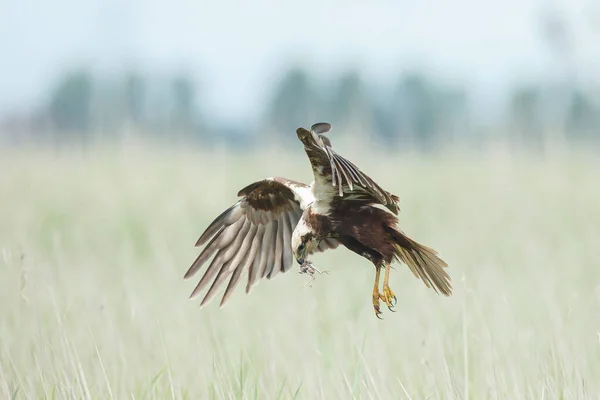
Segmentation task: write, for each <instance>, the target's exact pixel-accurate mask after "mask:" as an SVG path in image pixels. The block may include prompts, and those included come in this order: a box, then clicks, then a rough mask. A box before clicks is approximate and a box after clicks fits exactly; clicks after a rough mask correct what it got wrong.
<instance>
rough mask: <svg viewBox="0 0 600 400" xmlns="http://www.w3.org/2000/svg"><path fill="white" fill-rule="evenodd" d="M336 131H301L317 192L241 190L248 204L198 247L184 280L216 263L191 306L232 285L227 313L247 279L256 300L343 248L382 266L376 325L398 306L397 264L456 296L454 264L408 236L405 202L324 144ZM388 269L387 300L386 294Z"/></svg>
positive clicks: (274, 186)
mask: <svg viewBox="0 0 600 400" xmlns="http://www.w3.org/2000/svg"><path fill="white" fill-rule="evenodd" d="M330 129H331V125H330V124H328V123H317V124H314V125H313V126H312V128H311V130H310V131H308V130H306V129H304V128H298V129H297V130H296V133H297V135H298V139H300V141H301V142H302V143H303V144H304V150H305V151H306V154H307V155H308V159H309V160H310V164H311V166H312V170H313V173H314V181H313V182H312V183H311V184H310V185H308V186H307V185H305V184H303V183H300V182H295V181H292V180H289V179H285V178H279V177H276V178H267V179H263V180H261V181H258V182H254V183H252V184H250V185H248V186H246V187H245V188H243V189H242V190H240V191H239V193H238V196H240V197H241V198H240V199H239V200H238V201H237V202H236V203H235V204H234V205H232V206H231V207H229V208H228V209H227V210H225V211H224V212H223V213H222V214H221V215H219V216H218V217H217V218H216V219H215V220H214V221H213V222H212V223H211V224H210V225H209V226H208V227H207V228H206V230H205V231H204V233H202V235H201V236H200V238H199V239H198V241H197V242H196V247H199V246H204V245H205V247H204V249H203V250H202V252H201V253H200V255H199V256H198V258H196V260H195V261H194V263H193V264H192V266H191V267H190V268H189V270H188V271H187V273H186V274H185V279H188V278H191V277H192V276H193V275H194V274H196V272H198V270H200V268H201V267H202V265H204V264H205V263H206V262H207V261H208V260H210V259H211V257H212V261H211V263H210V264H209V266H208V268H207V269H206V271H205V272H204V275H203V276H202V278H201V279H200V282H199V283H198V285H197V286H196V288H195V289H194V291H193V292H192V294H191V296H190V298H194V297H196V296H197V295H198V294H199V293H200V292H201V291H202V290H203V289H205V288H206V287H207V286H208V285H209V283H211V282H212V284H211V285H210V288H209V289H208V291H207V292H206V294H205V296H204V298H203V299H202V302H201V306H204V305H205V304H207V303H208V302H209V301H210V300H211V299H212V298H213V297H214V296H215V294H216V291H217V290H218V288H219V287H220V285H221V284H223V282H224V281H225V280H226V279H228V278H230V277H231V278H230V279H229V283H228V285H227V288H226V289H225V293H224V295H223V298H222V299H221V306H223V305H224V304H225V303H226V302H227V300H228V299H229V298H230V296H231V294H232V293H233V290H234V289H235V287H236V286H237V284H238V283H239V281H240V278H241V277H242V274H243V273H244V272H245V273H247V284H246V293H249V292H250V290H251V289H252V287H253V286H254V285H255V284H256V283H257V282H258V281H259V280H260V279H262V278H267V279H271V278H273V277H275V276H276V275H277V274H278V273H280V272H287V271H289V270H290V268H291V267H292V265H293V262H294V259H296V261H297V262H298V264H300V266H301V267H300V268H301V271H309V272H313V271H314V269H313V268H312V264H310V261H308V259H307V257H308V256H309V255H311V254H313V253H315V252H322V251H325V250H327V249H335V248H336V247H338V246H339V245H340V244H342V245H344V246H345V247H346V248H348V249H349V250H351V251H353V252H355V253H357V254H359V255H361V256H363V257H364V258H366V259H368V260H369V261H371V262H372V263H373V265H375V285H374V287H373V299H372V300H373V308H374V309H375V315H376V316H377V317H380V315H381V309H380V300H383V301H384V302H385V304H386V305H387V306H388V308H389V309H390V310H392V307H393V306H394V305H395V303H396V296H395V295H394V292H392V290H391V289H390V287H389V284H388V281H389V276H390V264H391V263H392V261H394V260H398V261H402V262H404V263H405V264H406V265H407V266H408V267H409V268H410V270H411V271H412V272H413V273H414V275H415V276H416V277H418V278H421V279H422V280H423V282H424V283H425V285H426V286H427V287H431V288H433V289H434V290H435V291H436V292H438V293H442V294H444V295H446V296H450V294H451V292H452V287H451V284H450V276H449V275H448V273H447V272H446V270H445V268H446V267H447V264H446V263H445V262H444V261H442V260H441V259H440V258H439V257H438V256H437V254H436V252H435V251H434V250H433V249H431V248H429V247H426V246H423V245H422V244H419V243H417V242H415V241H414V240H412V239H410V238H409V237H407V236H406V235H405V234H404V233H402V231H401V230H400V229H399V228H398V218H397V217H396V215H397V214H398V212H399V208H398V201H399V199H398V197H397V196H395V195H393V194H391V193H389V192H387V191H385V190H383V189H382V188H381V187H380V186H379V185H378V184H377V183H375V182H374V181H373V180H372V179H371V178H370V177H368V176H367V175H366V174H365V173H364V172H362V171H361V170H360V169H358V167H356V165H354V164H353V163H351V162H350V161H348V160H347V159H346V158H344V157H342V156H341V155H339V154H337V153H336V152H335V151H333V149H332V148H331V142H330V141H329V139H328V138H327V137H326V136H324V134H325V133H327V132H329V130H330ZM213 256H214V257H213ZM382 268H385V274H384V278H383V288H382V289H383V293H381V292H380V291H379V276H380V272H381V269H382Z"/></svg>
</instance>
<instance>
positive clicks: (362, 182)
mask: <svg viewBox="0 0 600 400" xmlns="http://www.w3.org/2000/svg"><path fill="white" fill-rule="evenodd" d="M330 129H331V125H330V124H328V123H326V122H320V123H316V124H314V125H313V126H312V127H311V130H310V131H308V130H306V129H304V128H302V127H300V128H298V129H297V130H296V133H297V134H298V139H300V141H301V142H302V143H303V144H304V150H305V151H306V154H307V155H308V159H309V160H310V163H311V165H312V169H313V173H314V175H315V189H314V191H315V193H329V192H330V193H332V195H333V196H336V195H337V196H339V197H343V198H344V199H348V200H358V201H364V202H373V203H380V204H382V205H384V206H385V207H387V208H388V209H389V210H390V211H392V212H393V213H394V214H397V213H398V211H399V208H398V201H399V198H398V196H396V195H394V194H391V193H389V192H387V191H385V190H383V189H382V188H381V187H380V186H379V185H378V184H377V183H375V182H374V181H373V180H372V179H371V178H370V177H369V176H367V175H366V174H365V173H364V172H362V171H361V170H360V169H359V168H358V167H357V166H356V165H354V164H353V163H351V162H350V161H349V160H347V159H346V158H344V157H342V156H341V155H339V154H337V153H336V152H335V151H333V149H332V148H331V141H330V140H329V138H327V137H326V136H324V134H325V133H327V132H329V130H330ZM329 185H331V186H333V187H336V188H337V191H330V190H327V189H328V188H326V187H323V186H329ZM318 186H321V187H318ZM329 187H330V186H329Z"/></svg>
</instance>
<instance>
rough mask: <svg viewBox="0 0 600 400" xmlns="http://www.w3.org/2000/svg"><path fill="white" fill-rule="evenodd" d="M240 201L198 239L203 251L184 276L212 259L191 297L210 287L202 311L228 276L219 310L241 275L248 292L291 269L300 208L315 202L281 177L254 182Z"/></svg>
mask: <svg viewBox="0 0 600 400" xmlns="http://www.w3.org/2000/svg"><path fill="white" fill-rule="evenodd" d="M238 196H240V197H241V198H240V199H239V200H238V201H237V202H236V203H235V204H233V205H232V206H231V207H229V208H228V209H226V210H225V211H223V212H222V213H221V214H220V215H219V216H218V217H216V218H215V219H214V220H213V221H212V222H211V223H210V224H209V225H208V227H207V228H206V229H205V230H204V232H203V233H202V234H201V235H200V238H199V239H198V241H197V242H196V245H197V246H204V248H203V250H202V251H201V252H200V254H199V255H198V257H197V258H196V259H195V261H194V262H193V263H192V265H191V266H190V268H189V269H188V271H187V272H186V274H185V276H184V278H185V279H189V278H191V277H192V276H194V275H195V274H196V273H198V271H199V270H200V269H201V268H202V266H203V265H204V264H206V263H207V262H208V261H209V260H211V258H212V260H211V262H210V264H209V265H208V267H207V268H206V270H205V271H204V274H203V275H202V277H201V278H200V282H198V284H197V285H196V287H195V288H194V290H193V292H192V294H191V295H190V298H194V297H196V296H197V295H199V293H200V292H201V291H203V290H204V289H205V288H206V287H207V286H209V283H211V282H212V284H211V285H210V287H209V288H208V291H207V292H206V294H205V295H204V298H203V299H202V301H201V303H200V305H201V306H204V305H206V304H207V303H208V302H210V301H211V300H212V299H213V298H214V296H215V295H216V293H217V290H218V289H219V287H221V285H222V284H223V282H224V281H225V280H227V278H229V277H230V279H229V282H228V284H227V287H226V288H225V292H224V294H223V298H222V299H221V306H223V305H224V304H225V303H226V302H227V301H228V300H229V299H230V298H231V296H232V294H233V292H234V290H235V288H236V287H237V286H238V284H239V282H240V280H241V277H242V276H247V284H246V292H249V291H250V289H251V288H252V287H253V286H254V285H256V284H257V283H258V281H259V280H260V279H261V278H265V277H266V278H267V279H271V278H273V277H275V276H276V275H277V274H278V273H279V272H286V271H288V270H289V269H290V268H291V266H292V264H293V255H292V253H291V244H290V243H291V236H292V232H293V229H294V227H295V226H296V225H297V224H298V221H299V220H300V218H301V216H302V212H303V211H304V207H306V205H308V204H310V203H312V202H313V201H314V197H313V196H312V193H311V191H310V190H309V187H308V186H307V185H304V184H303V183H300V182H295V181H291V180H288V179H284V178H267V179H263V180H261V181H257V182H254V183H252V184H250V185H248V186H246V187H245V188H243V189H242V190H240V191H239V193H238ZM244 271H247V273H246V275H244Z"/></svg>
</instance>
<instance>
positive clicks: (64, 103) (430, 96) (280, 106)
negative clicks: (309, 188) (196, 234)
mask: <svg viewBox="0 0 600 400" xmlns="http://www.w3.org/2000/svg"><path fill="white" fill-rule="evenodd" d="M371 87H372V85H369V83H368V82H366V81H365V80H364V79H363V77H362V76H361V75H360V74H359V72H358V71H356V70H348V71H346V72H345V73H342V74H340V75H339V76H337V77H336V78H335V79H333V80H331V81H330V82H328V83H326V84H323V83H322V82H320V81H318V80H317V79H315V77H313V76H311V74H310V73H309V72H308V71H306V70H304V69H302V68H300V67H297V66H296V67H292V68H290V69H289V70H288V71H287V72H286V73H285V74H284V75H283V76H282V77H281V79H280V80H279V81H278V82H277V84H276V85H275V86H274V88H273V93H272V96H271V98H270V101H269V103H268V104H267V105H266V107H265V114H264V115H263V118H262V120H261V122H260V123H259V124H258V126H254V127H248V126H247V125H244V126H235V125H231V124H229V123H227V122H223V123H219V122H218V121H217V122H212V123H211V124H209V123H207V122H206V121H205V119H204V118H203V112H202V105H203V104H200V103H199V102H198V98H199V96H198V93H197V90H198V84H197V82H195V81H194V79H193V78H192V77H191V76H190V75H189V74H185V73H178V74H173V75H172V76H166V77H155V76H152V77H151V76H145V75H144V74H142V73H141V72H137V71H131V72H127V73H124V74H122V75H120V76H116V77H110V78H108V77H104V76H98V75H94V74H93V73H92V72H90V71H88V70H85V69H79V70H74V71H69V72H67V73H65V74H64V75H63V76H62V77H60V79H59V80H58V82H57V83H56V84H55V85H54V86H53V87H52V90H51V92H50V93H49V95H48V96H47V98H48V100H47V103H46V104H45V105H44V106H43V109H42V110H41V111H40V113H39V115H38V116H37V118H36V121H37V125H38V126H37V129H33V130H32V132H33V134H36V132H37V134H41V135H43V136H44V138H45V139H48V140H52V141H54V142H63V141H65V142H69V141H74V140H79V141H84V142H85V141H93V140H105V139H119V138H123V137H126V136H127V135H136V136H146V137H155V138H159V139H166V140H186V141H197V142H198V143H201V144H202V145H209V144H211V143H215V142H226V143H227V144H229V145H231V146H245V145H251V144H252V143H253V142H254V143H258V142H259V141H261V140H264V139H265V138H268V139H269V140H273V141H277V142H280V143H281V142H285V141H289V140H295V135H294V131H295V129H296V128H297V127H298V126H307V125H309V124H311V123H312V122H315V121H321V120H324V121H328V122H331V123H332V124H333V126H334V128H335V129H336V131H339V132H344V136H352V137H359V136H360V137H362V138H364V139H366V140H368V141H375V142H378V143H381V144H384V145H386V146H391V147H396V146H400V145H401V146H402V147H411V148H415V147H416V148H420V149H423V150H428V149H431V148H432V147H434V146H435V145H436V144H438V143H443V142H448V141H469V140H476V141H477V140H479V141H482V140H484V139H485V137H486V134H487V133H489V132H492V131H494V132H502V134H503V135H505V136H506V137H507V139H510V140H512V141H518V142H521V143H526V144H530V145H531V144H534V145H535V144H539V143H541V142H543V140H544V138H545V137H547V135H548V134H549V133H551V134H552V133H557V132H560V133H564V134H565V135H566V136H568V137H567V138H568V139H579V138H594V137H596V138H598V137H599V136H600V104H599V103H598V94H599V93H598V92H595V91H594V90H592V89H593V88H591V87H581V86H577V85H576V84H573V83H568V82H567V83H565V82H559V83H556V82H554V83H553V82H525V83H523V84H520V85H517V86H516V87H514V88H513V89H512V90H511V92H510V95H509V98H508V102H507V104H506V107H505V108H506V109H505V112H504V113H503V114H502V115H501V117H500V118H499V119H497V120H493V121H489V120H488V121H486V120H485V119H484V117H481V116H478V115H477V114H476V112H474V111H473V108H474V107H473V104H472V100H471V99H470V97H469V93H468V87H465V86H464V85H459V84H456V85H448V84H445V83H443V82H440V81H437V80H436V79H434V78H432V77H431V76H427V75H426V74H425V73H423V72H419V71H414V72H411V73H407V74H404V75H402V76H400V77H399V79H398V80H397V81H396V82H394V83H393V84H392V85H390V87H389V88H387V89H386V90H373V89H370V88H371ZM486 130H487V131H489V132H486ZM40 132H41V133H40Z"/></svg>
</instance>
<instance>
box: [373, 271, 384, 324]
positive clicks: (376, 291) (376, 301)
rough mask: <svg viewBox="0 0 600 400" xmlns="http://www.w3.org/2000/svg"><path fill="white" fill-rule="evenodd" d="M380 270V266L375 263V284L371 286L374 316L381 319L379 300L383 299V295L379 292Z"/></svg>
mask: <svg viewBox="0 0 600 400" xmlns="http://www.w3.org/2000/svg"><path fill="white" fill-rule="evenodd" d="M380 272H381V266H379V265H377V266H375V285H374V286H373V308H374V309H375V316H376V317H377V318H379V319H382V318H381V317H380V315H381V314H382V313H381V310H380V309H379V304H380V302H379V300H380V299H383V295H382V294H381V293H379V274H380Z"/></svg>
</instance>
